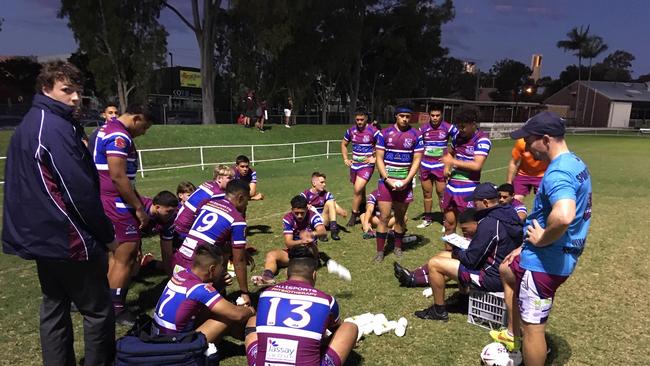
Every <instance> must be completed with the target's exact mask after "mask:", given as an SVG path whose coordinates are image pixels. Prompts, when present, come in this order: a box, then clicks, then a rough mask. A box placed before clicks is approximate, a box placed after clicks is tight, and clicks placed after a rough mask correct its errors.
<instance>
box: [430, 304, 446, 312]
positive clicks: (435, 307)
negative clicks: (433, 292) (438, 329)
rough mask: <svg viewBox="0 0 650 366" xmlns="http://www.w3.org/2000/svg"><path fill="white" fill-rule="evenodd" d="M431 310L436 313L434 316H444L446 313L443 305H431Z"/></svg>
mask: <svg viewBox="0 0 650 366" xmlns="http://www.w3.org/2000/svg"><path fill="white" fill-rule="evenodd" d="M433 310H434V311H435V312H436V314H444V313H446V312H447V308H446V307H445V305H444V304H443V305H437V304H433Z"/></svg>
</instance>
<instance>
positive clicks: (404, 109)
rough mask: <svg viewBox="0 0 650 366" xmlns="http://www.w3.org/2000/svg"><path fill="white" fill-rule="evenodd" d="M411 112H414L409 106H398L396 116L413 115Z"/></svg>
mask: <svg viewBox="0 0 650 366" xmlns="http://www.w3.org/2000/svg"><path fill="white" fill-rule="evenodd" d="M411 112H413V110H412V109H411V108H409V107H408V106H404V105H402V106H398V107H397V108H395V114H399V113H411Z"/></svg>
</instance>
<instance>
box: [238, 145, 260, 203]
mask: <svg viewBox="0 0 650 366" xmlns="http://www.w3.org/2000/svg"><path fill="white" fill-rule="evenodd" d="M233 170H234V172H235V179H241V180H243V181H244V182H246V183H248V186H249V187H250V196H251V201H261V200H263V199H264V195H263V194H262V193H261V192H258V191H257V173H255V171H254V170H253V169H252V168H251V161H250V160H249V159H248V157H247V156H246V155H239V156H238V157H237V159H235V166H234V168H233Z"/></svg>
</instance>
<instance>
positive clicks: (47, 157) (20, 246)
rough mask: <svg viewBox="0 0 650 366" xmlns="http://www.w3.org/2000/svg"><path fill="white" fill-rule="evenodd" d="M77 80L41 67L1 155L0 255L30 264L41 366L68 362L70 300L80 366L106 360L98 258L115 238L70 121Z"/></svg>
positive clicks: (55, 67)
mask: <svg viewBox="0 0 650 366" xmlns="http://www.w3.org/2000/svg"><path fill="white" fill-rule="evenodd" d="M81 76H82V75H81V73H80V72H79V70H77V68H76V67H74V66H73V65H72V64H70V63H67V62H63V61H56V62H51V63H46V64H44V65H43V67H42V69H41V72H40V74H39V76H38V79H37V90H38V91H39V92H38V93H37V94H36V95H35V96H34V101H33V104H32V107H31V109H30V110H29V112H27V114H26V115H25V117H24V118H23V121H22V122H21V123H20V125H19V126H18V127H17V128H16V132H15V133H14V135H13V136H12V138H11V142H10V144H9V149H8V151H7V163H6V170H5V180H6V182H5V187H4V189H5V191H4V215H3V222H2V249H3V251H4V252H5V253H7V254H14V255H18V256H20V257H21V258H24V259H32V260H36V268H37V272H38V278H39V281H40V285H41V292H42V294H43V303H42V305H41V311H40V335H41V348H42V354H43V364H45V365H66V366H67V365H70V366H74V365H75V364H76V361H75V354H74V349H73V343H74V342H73V327H72V319H71V318H70V303H71V302H72V303H74V304H75V305H76V306H77V308H78V309H79V312H80V313H81V315H83V317H84V343H85V355H84V357H85V364H86V365H108V364H111V363H112V359H113V355H114V342H115V323H114V314H113V307H112V305H111V297H110V292H109V288H108V279H107V277H106V272H107V269H108V259H107V254H106V253H107V248H108V247H109V246H112V245H114V239H115V234H114V231H113V225H112V224H111V222H110V221H109V220H108V218H107V217H106V215H105V214H104V210H103V208H102V204H101V201H100V200H99V179H98V176H97V171H96V170H95V167H94V165H93V162H92V159H91V157H90V154H89V152H88V150H87V149H86V147H85V145H84V143H83V142H82V137H83V136H84V133H83V129H82V127H81V126H80V125H79V124H78V123H76V122H74V121H73V118H72V115H73V111H74V109H75V105H76V104H77V103H78V102H79V98H80V96H79V88H80V85H81V80H82V78H81Z"/></svg>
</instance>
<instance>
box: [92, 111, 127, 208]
mask: <svg viewBox="0 0 650 366" xmlns="http://www.w3.org/2000/svg"><path fill="white" fill-rule="evenodd" d="M109 156H114V157H119V158H122V159H126V176H127V177H128V178H129V181H130V182H131V184H132V185H135V176H136V173H137V172H138V152H137V150H136V148H135V143H134V142H133V138H132V137H131V134H130V133H129V132H128V131H127V130H126V127H124V125H123V124H122V122H120V120H118V119H117V118H112V119H110V120H108V121H107V122H106V124H105V125H104V126H102V127H101V128H100V130H99V131H98V132H97V138H96V139H95V148H94V150H93V161H94V162H95V167H96V168H97V173H99V191H100V194H101V195H102V196H109V197H117V196H119V195H120V193H119V192H118V191H117V188H115V185H114V184H113V180H112V179H111V175H110V173H109V171H108V157H109Z"/></svg>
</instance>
